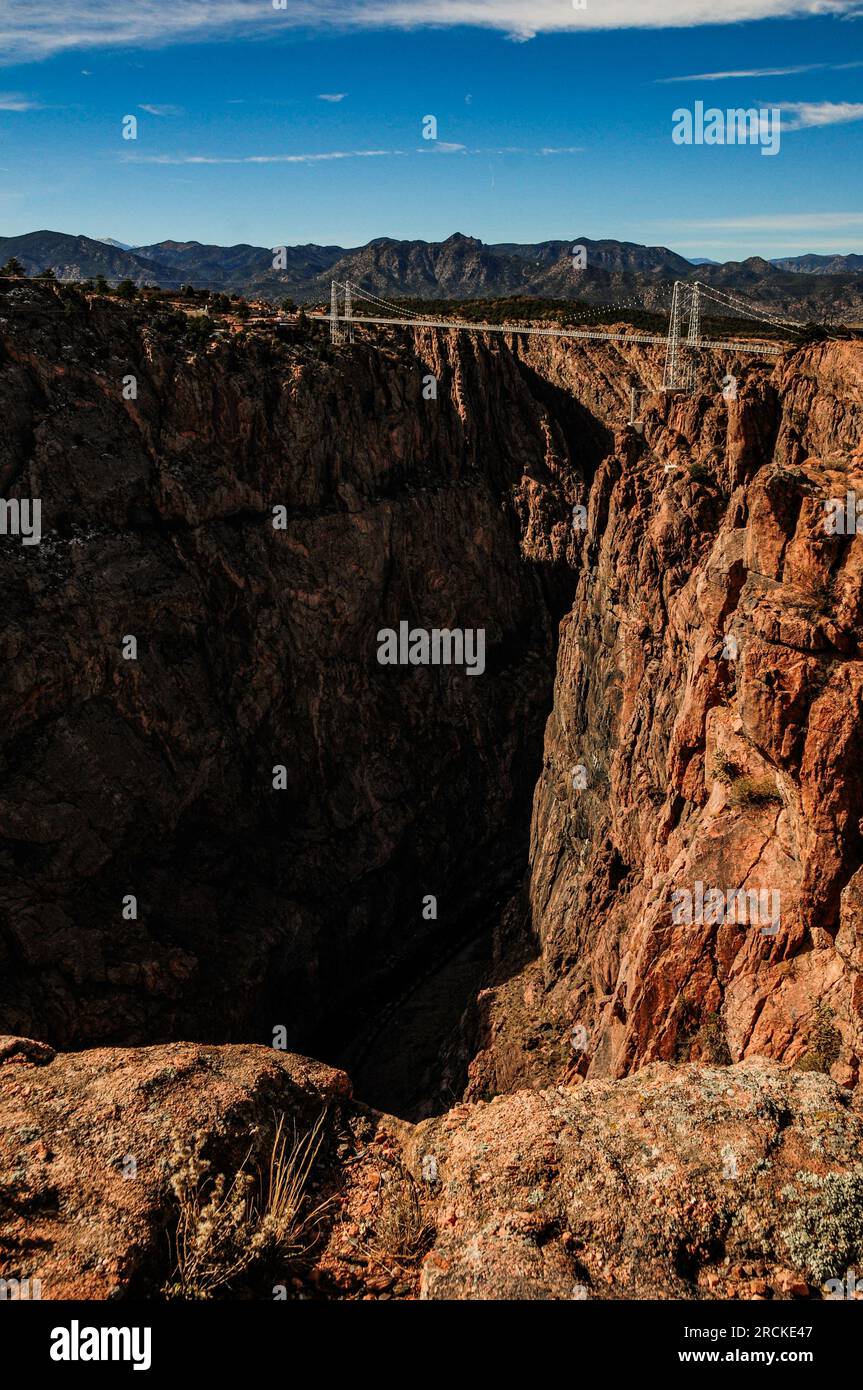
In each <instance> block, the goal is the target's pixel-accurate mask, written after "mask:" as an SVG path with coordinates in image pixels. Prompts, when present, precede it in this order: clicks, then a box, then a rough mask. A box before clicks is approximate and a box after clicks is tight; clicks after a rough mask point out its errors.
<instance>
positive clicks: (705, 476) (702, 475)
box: [687, 459, 713, 483]
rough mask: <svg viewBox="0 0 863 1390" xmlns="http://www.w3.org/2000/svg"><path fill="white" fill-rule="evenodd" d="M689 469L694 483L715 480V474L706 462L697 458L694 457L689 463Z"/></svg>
mask: <svg viewBox="0 0 863 1390" xmlns="http://www.w3.org/2000/svg"><path fill="white" fill-rule="evenodd" d="M687 470H688V472H689V476H690V478H691V479H692V481H693V482H694V483H710V482H712V481H713V474H712V473H711V471H710V469H709V468H708V467H707V465H706V464H704V463H699V461H698V460H697V459H693V460H692V462H691V463H688V464H687Z"/></svg>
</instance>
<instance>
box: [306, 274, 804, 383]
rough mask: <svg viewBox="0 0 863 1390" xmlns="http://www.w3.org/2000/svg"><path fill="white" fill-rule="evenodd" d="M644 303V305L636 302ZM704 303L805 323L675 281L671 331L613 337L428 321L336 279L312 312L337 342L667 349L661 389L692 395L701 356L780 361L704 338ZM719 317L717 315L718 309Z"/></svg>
mask: <svg viewBox="0 0 863 1390" xmlns="http://www.w3.org/2000/svg"><path fill="white" fill-rule="evenodd" d="M357 302H360V303H362V304H368V305H369V306H370V307H371V308H376V309H378V310H381V309H386V310H387V313H386V315H382V314H381V313H380V312H379V313H378V314H377V315H372V314H366V313H360V314H358V313H356V312H355V304H356V303H357ZM635 302H636V301H633V300H629V301H627V303H626V304H625V305H616V304H607V305H598V306H596V307H595V308H593V309H591V310H588V311H586V312H587V314H593V315H596V314H597V313H608V312H609V311H610V310H614V309H618V308H626V307H630V308H631V307H633V305H634V304H635ZM638 302H639V303H641V301H638ZM705 303H706V304H707V306H708V309H710V308H713V306H714V305H718V306H719V307H720V308H721V309H722V310H723V311H724V315H725V316H726V317H728V316H731V317H734V318H741V317H742V318H746V319H751V320H754V321H755V322H756V323H759V324H761V325H765V324H769V325H770V326H771V327H772V328H774V329H780V330H792V331H793V330H796V331H799V330H800V329H801V328H802V326H803V325H802V324H799V323H795V322H793V320H791V319H783V318H779V317H778V316H777V315H775V314H772V313H768V312H767V311H766V310H763V309H759V308H758V306H757V305H754V304H750V303H749V302H748V301H747V300H744V299H741V298H739V297H738V296H737V295H732V294H728V293H726V291H724V290H717V289H714V288H713V286H712V285H705V284H703V283H702V282H701V281H700V280H694V281H689V280H677V281H675V284H674V287H673V290H672V296H671V311H670V314H669V322H668V333H667V334H655V333H638V332H626V333H620V332H617V333H614V332H601V331H600V330H598V329H591V328H551V327H543V326H540V325H538V324H518V323H476V322H471V321H468V320H465V319H457V318H445V319H434V318H425V317H423V315H422V314H420V313H418V312H415V311H414V310H412V309H406V308H405V307H404V305H397V304H391V303H389V301H388V300H386V299H381V298H380V296H378V295H375V294H372V293H371V291H369V290H364V289H362V288H361V287H360V286H358V285H354V284H352V283H351V282H350V280H348V281H344V282H342V281H339V280H333V282H332V286H331V296H330V312H329V314H326V313H324V312H320V313H317V314H310V315H309V317H310V318H315V319H319V320H323V321H325V322H326V321H329V325H330V337H331V339H332V341H333V342H334V343H344V342H353V329H354V325H355V324H368V325H383V326H385V327H387V328H393V327H406V328H445V329H454V330H456V331H458V332H463V333H500V334H504V335H507V336H513V335H519V336H525V337H528V336H529V337H538V338H567V339H572V340H575V341H580V342H602V343H631V344H633V345H648V346H657V347H664V348H665V370H664V372H663V379H662V389H663V391H675V392H683V393H684V394H685V395H691V394H692V392H693V391H694V389H695V380H696V371H697V363H698V356H699V354H700V353H704V352H729V353H745V354H750V355H752V356H757V357H763V356H768V357H778V356H780V355H781V353H783V352H785V351H786V349H787V346H788V344H787V343H785V344H783V343H777V342H776V340H775V339H774V340H767V339H758V338H745V339H742V340H734V339H728V340H726V339H717V338H705V337H704V336H703V333H702V319H703V313H704V305H705ZM714 312H715V313H716V311H715V310H714Z"/></svg>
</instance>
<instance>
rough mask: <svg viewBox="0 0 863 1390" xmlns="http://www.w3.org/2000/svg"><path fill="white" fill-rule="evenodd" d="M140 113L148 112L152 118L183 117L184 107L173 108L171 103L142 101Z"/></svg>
mask: <svg viewBox="0 0 863 1390" xmlns="http://www.w3.org/2000/svg"><path fill="white" fill-rule="evenodd" d="M138 109H139V111H148V112H149V113H150V115H151V116H182V114H183V108H182V106H171V104H170V103H169V102H164V103H161V104H159V103H158V102H147V101H142V102H141V104H140V106H139V108H138Z"/></svg>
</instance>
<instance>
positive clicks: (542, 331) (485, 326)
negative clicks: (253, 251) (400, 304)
mask: <svg viewBox="0 0 863 1390" xmlns="http://www.w3.org/2000/svg"><path fill="white" fill-rule="evenodd" d="M308 317H309V318H310V319H316V320H317V321H318V322H324V323H331V322H332V318H331V315H330V314H309V316H308ZM338 323H339V326H340V327H342V328H344V327H346V326H350V324H352V323H380V324H384V325H386V326H387V327H389V328H393V327H402V328H451V329H457V330H459V331H466V332H469V333H509V334H513V333H518V334H520V335H521V334H530V335H531V336H533V337H538V338H574V339H580V340H585V341H589V342H600V343H638V344H645V343H646V344H648V345H653V346H657V347H660V346H661V347H667V345H668V338H667V337H665V336H663V337H659V336H658V335H657V334H655V333H599V332H595V331H591V330H589V329H576V328H538V327H536V326H530V327H527V328H522V327H520V326H519V325H518V324H513V323H466V322H463V321H461V320H458V319H455V320H453V319H390V318H365V317H361V316H360V315H356V316H355V315H353V314H352V315H351V317H350V318H339V319H338ZM683 346H684V347H686V346H688V345H687V344H686V343H684V344H683ZM698 347H699V348H700V349H704V350H705V351H716V350H721V351H723V352H745V353H752V354H753V355H755V356H758V357H761V356H764V355H765V354H766V355H768V356H771V357H778V356H780V354H781V353H783V352H784V351H785V350H786V348H785V346H780V345H778V344H777V343H775V342H773V343H766V342H761V341H760V340H749V341H744V342H723V341H720V340H717V339H714V338H702V339H701V340H700V341H699V343H698Z"/></svg>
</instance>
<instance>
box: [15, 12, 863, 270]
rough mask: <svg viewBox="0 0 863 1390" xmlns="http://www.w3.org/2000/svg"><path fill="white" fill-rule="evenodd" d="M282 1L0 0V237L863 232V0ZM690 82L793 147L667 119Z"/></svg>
mask: <svg viewBox="0 0 863 1390" xmlns="http://www.w3.org/2000/svg"><path fill="white" fill-rule="evenodd" d="M287 4H288V8H287V10H285V11H282V10H278V9H275V8H274V7H273V4H272V0H203V2H202V0H138V3H136V4H127V3H124V0H80V2H79V3H76V0H69V3H67V4H64V5H63V6H57V5H55V4H54V3H52V0H0V52H3V53H5V55H6V56H5V59H4V60H3V62H2V66H0V235H7V236H10V235H17V234H20V233H22V232H26V231H31V230H35V229H37V228H43V227H44V228H52V229H55V230H60V231H66V232H74V233H77V232H83V233H84V234H86V235H88V236H113V237H116V238H118V239H119V240H121V241H126V242H131V243H133V244H136V245H143V244H147V243H150V242H153V241H159V240H162V239H164V238H169V237H170V238H175V239H177V240H187V239H189V240H191V239H195V240H199V241H209V242H220V243H225V244H227V243H234V242H243V241H248V242H254V243H256V244H258V245H267V246H274V245H279V244H282V243H287V244H295V243H300V242H307V241H314V242H321V243H339V244H341V245H345V246H355V245H359V244H361V243H363V242H365V241H367V240H369V239H370V238H372V237H375V236H393V237H408V238H410V237H417V238H420V237H421V238H425V239H429V240H439V239H442V238H443V237H446V236H448V235H449V234H450V233H452V232H453V231H461V232H465V233H468V234H471V235H474V236H478V237H481V238H482V239H483V240H484V241H537V240H544V239H546V238H562V239H568V238H572V239H574V238H576V237H578V236H582V235H583V236H588V237H618V238H621V239H625V240H631V241H639V242H646V243H649V244H663V245H668V246H672V247H673V248H674V249H676V250H679V251H681V252H682V253H683V254H684V255H692V256H697V255H702V256H710V257H715V258H716V259H723V260H724V259H732V258H739V257H742V256H746V255H752V254H760V255H765V256H778V255H785V254H792V253H794V252H798V251H816V252H831V251H839V252H850V251H856V252H863V178H861V174H863V0H860V2H859V3H856V2H855V0H813V2H812V3H806V2H805V0H799V2H798V0H722V2H721V3H719V0H713V3H707V0H587V8H586V9H585V10H583V11H578V10H575V8H574V6H573V4H572V0H473V3H471V0H392V3H390V0H351V3H350V4H348V3H347V0H315V3H314V4H312V3H311V0H287ZM810 12H811V13H810ZM717 16H721V17H723V18H725V19H727V20H728V21H733V22H725V23H721V24H717V23H716V22H715V20H716V18H717ZM855 16H856V17H855ZM669 20H675V21H677V23H676V24H674V25H673V26H672V27H659V26H661V25H663V24H667V22H668V21H669ZM719 74H744V75H737V76H721V75H719ZM672 79H686V80H672ZM698 100H700V101H704V102H705V103H706V104H707V105H708V106H719V107H722V108H726V107H732V106H733V107H736V106H759V107H774V106H781V107H782V109H783V127H782V142H781V149H780V151H779V154H778V155H777V156H776V157H775V158H767V157H764V156H762V155H761V153H760V150H759V149H758V148H757V147H756V148H753V147H749V146H739V145H729V146H723V147H708V146H691V147H686V146H678V145H675V144H674V143H673V142H672V139H671V131H672V116H673V112H674V111H675V109H676V108H678V107H687V108H691V107H692V106H693V104H694V102H696V101H698ZM126 115H135V116H136V118H137V121H138V138H137V139H136V140H134V141H131V140H130V141H126V140H123V139H122V138H121V123H122V119H123V117H124V116H126ZM428 115H434V116H435V118H436V120H437V133H438V139H437V141H427V140H424V139H423V138H422V130H423V118H424V117H425V116H428Z"/></svg>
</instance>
